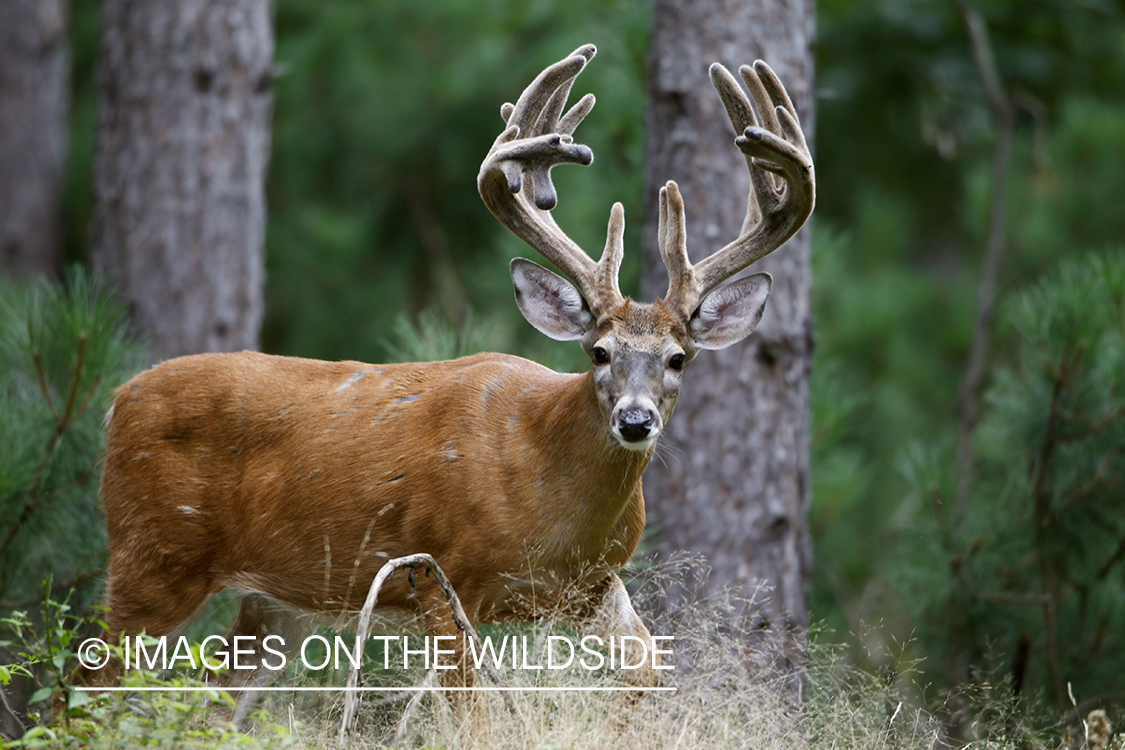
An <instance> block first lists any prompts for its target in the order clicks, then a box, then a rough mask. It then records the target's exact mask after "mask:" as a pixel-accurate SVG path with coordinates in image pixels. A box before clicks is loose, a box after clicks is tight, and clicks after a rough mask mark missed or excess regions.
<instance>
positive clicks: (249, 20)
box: [90, 0, 273, 358]
mask: <svg viewBox="0 0 1125 750" xmlns="http://www.w3.org/2000/svg"><path fill="white" fill-rule="evenodd" d="M101 13H102V19H101V22H102V30H101V55H100V61H99V69H98V96H99V102H98V145H97V154H96V159H95V165H94V215H93V218H92V224H91V248H90V253H91V261H92V263H93V265H94V266H95V267H96V268H97V269H99V270H100V271H102V272H103V273H104V274H105V275H106V276H108V277H109V278H111V279H113V280H114V282H115V283H116V284H117V286H118V288H119V289H120V290H121V291H122V292H123V294H124V295H125V297H126V299H127V300H128V301H129V303H130V304H131V306H132V314H133V319H134V321H135V323H136V324H137V327H138V329H139V330H140V332H141V333H142V334H144V335H145V336H146V337H148V339H149V341H150V345H151V348H152V351H153V353H154V355H156V356H157V357H160V358H163V357H173V356H178V355H181V354H190V353H195V352H204V351H234V350H239V349H256V348H257V346H258V331H259V328H260V327H261V321H262V313H263V301H262V297H263V282H264V262H263V243H264V239H265V174H266V165H267V161H268V158H269V125H270V107H271V83H272V72H271V66H272V61H273V31H272V12H271V5H270V3H269V2H268V1H266V0H162V1H161V2H151V0H105V2H103V3H102V11H101Z"/></svg>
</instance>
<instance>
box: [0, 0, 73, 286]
mask: <svg viewBox="0 0 1125 750" xmlns="http://www.w3.org/2000/svg"><path fill="white" fill-rule="evenodd" d="M67 42H68V40H67V3H65V2H64V1H63V0H3V2H0V269H3V270H4V271H5V272H7V273H10V274H12V275H14V276H18V277H22V276H32V275H38V274H49V273H51V272H53V271H55V270H56V269H57V268H58V265H59V259H60V255H61V253H60V246H61V235H62V233H61V232H60V225H61V219H62V216H61V209H62V185H63V169H64V164H63V162H64V157H65V154H66V144H67V113H68V110H69V102H70V70H69V63H70V59H69V55H68V54H67V49H68V46H67Z"/></svg>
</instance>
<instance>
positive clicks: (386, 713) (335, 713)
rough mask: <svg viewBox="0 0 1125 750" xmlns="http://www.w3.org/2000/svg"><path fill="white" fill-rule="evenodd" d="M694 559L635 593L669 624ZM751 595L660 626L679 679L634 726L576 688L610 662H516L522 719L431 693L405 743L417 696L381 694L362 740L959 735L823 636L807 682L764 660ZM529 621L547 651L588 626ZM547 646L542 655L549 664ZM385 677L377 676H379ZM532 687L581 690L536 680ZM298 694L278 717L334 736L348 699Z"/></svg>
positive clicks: (789, 742) (381, 744) (514, 682)
mask: <svg viewBox="0 0 1125 750" xmlns="http://www.w3.org/2000/svg"><path fill="white" fill-rule="evenodd" d="M685 564H686V563H682V562H681V563H679V564H678V565H675V566H670V567H665V568H663V569H661V570H652V569H650V570H646V571H645V572H644V574H643V575H642V576H640V578H639V580H641V581H642V582H641V584H640V586H639V589H638V590H636V591H634V594H633V597H634V601H635V604H636V605H637V609H638V611H639V612H641V613H642V617H644V618H645V619H646V621H647V622H650V623H653V622H656V619H655V618H654V617H652V616H648V615H646V614H645V613H646V612H652V611H654V610H656V609H658V607H657V604H658V603H659V602H660V601H661V600H662V599H663V598H664V597H665V596H667V592H666V590H665V587H664V585H663V584H665V583H667V582H669V581H675V580H682V575H683V573H684V571H683V569H682V567H683V565H685ZM696 572H698V571H696ZM750 606H752V602H747V601H743V600H738V599H735V598H732V597H729V596H727V597H720V598H717V599H713V600H707V601H697V602H692V603H691V604H690V605H685V606H682V607H677V608H676V610H675V615H674V616H673V617H669V618H665V619H664V620H662V621H661V622H659V623H657V626H656V627H655V628H654V629H653V630H654V633H659V634H662V635H672V636H674V637H675V640H674V642H673V643H672V646H671V648H672V650H673V653H674V658H673V660H672V661H673V663H674V664H675V665H676V667H677V668H676V669H674V670H667V671H664V672H663V674H662V681H661V687H662V688H674V690H670V691H661V692H652V693H649V694H648V695H647V696H645V697H644V698H643V700H641V701H640V702H639V703H638V704H637V705H635V706H634V707H633V708H632V711H631V720H630V721H628V723H627V724H626V726H624V727H623V728H622V727H620V726H614V721H613V719H614V717H618V716H622V715H624V714H625V713H626V712H623V711H622V709H621V707H620V706H619V705H615V702H616V701H618V700H620V698H619V696H620V695H621V694H620V693H612V692H600V691H595V690H590V691H588V692H579V691H575V690H573V689H574V688H606V687H611V686H615V685H619V684H620V681H619V679H618V677H619V675H615V674H614V673H610V672H608V671H607V670H605V669H602V670H598V671H588V670H586V669H581V668H578V669H566V670H561V671H551V672H549V671H547V670H537V671H532V670H522V669H511V667H510V665H509V666H507V667H506V668H503V669H502V670H501V673H502V676H503V679H504V680H505V681H506V682H507V684H508V685H509V686H511V687H513V688H515V689H516V690H515V693H514V695H515V700H516V703H517V704H518V706H519V710H520V714H521V716H520V717H516V716H513V715H512V714H511V713H510V712H509V711H508V710H507V709H506V707H505V705H504V701H503V700H502V699H501V696H500V695H499V694H498V693H494V692H493V693H486V694H484V695H483V700H484V701H485V702H486V703H487V706H488V709H487V714H488V717H489V720H488V722H487V725H488V729H487V731H481V730H480V729H479V728H476V727H479V726H480V725H479V723H474V722H473V717H472V715H470V717H469V718H468V719H467V720H465V721H464V722H462V721H460V718H461V717H462V716H463V713H460V712H457V711H455V710H454V709H453V708H452V707H451V703H450V701H449V700H446V698H445V697H444V696H443V695H442V694H441V693H440V692H434V693H426V694H425V695H424V697H423V698H422V700H421V701H420V702H418V705H417V707H416V709H414V710H413V711H412V713H411V715H410V717H409V721H408V723H407V725H406V729H405V732H403V733H402V734H401V735H400V739H399V742H398V743H395V742H394V738H395V727H396V724H397V723H398V721H399V718H400V716H401V715H402V713H403V709H404V707H405V705H406V701H405V700H400V701H398V702H396V703H394V704H393V705H386V702H385V701H382V702H381V701H380V700H379V699H378V698H372V697H370V694H369V695H368V696H366V697H365V700H364V703H363V705H362V706H361V709H360V714H359V721H358V724H357V729H356V732H355V733H354V734H353V735H352V741H351V744H352V747H370V748H385V747H408V748H447V749H448V750H454V749H462V748H464V749H465V750H468V749H470V748H472V749H476V748H489V749H490V750H492V749H496V750H500V749H502V748H512V749H519V750H526V749H529V748H536V749H538V748H543V749H547V748H552V749H553V748H573V749H574V750H602V749H603V748H644V749H645V750H662V749H665V748H667V749H669V750H670V749H671V748H677V749H680V748H682V749H684V750H688V749H692V748H707V749H708V750H714V749H716V748H764V749H772V748H809V749H810V750H811V749H813V748H873V749H876V750H878V749H879V748H918V749H919V750H921V749H922V748H926V749H929V748H935V747H946V746H947V745H946V744H945V743H943V742H942V740H941V732H940V728H939V726H938V725H937V723H936V722H934V721H932V720H931V719H929V718H928V716H927V715H926V714H925V712H923V711H921V710H919V709H916V708H911V707H910V706H909V705H908V703H907V702H906V701H904V700H902V699H900V698H898V697H896V696H895V695H894V694H893V692H894V689H893V687H892V686H888V685H886V684H884V683H883V681H881V680H879V679H877V678H874V677H870V676H868V675H865V674H863V673H861V672H858V671H855V670H852V669H849V668H848V667H846V666H845V664H844V662H843V659H842V658H838V653H839V651H838V650H836V649H832V648H825V647H814V648H813V649H812V652H811V655H810V659H809V668H808V671H807V677H806V679H805V680H804V681H798V680H796V679H794V678H793V676H792V675H790V674H785V673H782V672H781V671H780V670H779V669H778V668H776V667H775V666H774V664H773V661H772V660H771V659H769V658H764V657H765V655H767V654H769V653H772V651H771V644H769V643H768V639H765V638H763V634H762V632H761V631H754V632H747V631H744V630H740V629H739V628H738V627H736V626H733V625H732V624H731V620H732V617H731V613H732V612H745V611H746V610H747V607H750ZM743 619H749V618H743ZM504 632H507V633H511V632H513V631H511V630H508V631H498V630H489V629H487V628H486V629H484V630H483V631H482V635H483V634H486V633H492V634H493V636H494V637H495V636H498V635H502V634H503V633H504ZM516 632H518V633H519V634H520V635H526V636H528V640H529V642H536V643H538V644H539V648H540V649H542V646H543V644H544V642H545V640H546V637H547V635H551V634H555V635H565V636H567V637H569V638H571V639H575V637H576V635H577V636H581V634H574V633H572V632H571V631H569V630H567V629H566V628H565V627H564V626H561V625H559V624H558V623H555V622H547V623H540V624H537V625H527V626H524V627H523V628H521V629H519V630H518V631H516ZM418 637H419V638H420V637H421V636H420V634H419V635H418ZM540 654H541V652H540ZM537 656H538V655H533V657H532V658H531V659H530V660H529V663H538V662H539V661H540V659H539V658H537ZM689 667H690V668H689ZM424 678H425V672H424V671H422V670H420V671H418V672H417V673H416V674H415V675H413V679H414V681H415V684H420V683H421V682H422V680H423V679H424ZM377 679H378V677H375V676H371V675H369V676H368V680H367V682H368V684H372V683H373V682H375V681H376V680H377ZM400 684H401V683H400ZM529 687H537V688H545V687H554V688H568V689H569V690H567V691H563V690H559V691H531V690H525V689H524V688H529ZM287 700H288V696H287V695H286V694H284V693H282V694H277V695H275V697H274V698H273V700H272V702H271V703H270V704H269V705H268V707H267V709H266V710H267V712H268V713H269V714H270V715H271V716H272V717H273V720H274V721H279V720H280V721H285V719H282V718H281V717H282V716H284V715H286V714H287V713H288V712H289V711H293V712H294V713H293V714H292V715H294V716H297V717H303V719H304V721H303V724H302V723H300V722H298V723H295V724H293V725H292V726H293V727H294V733H295V735H296V737H297V738H298V740H299V741H300V742H301V743H302V744H304V745H306V746H324V747H328V746H334V744H335V742H334V741H335V732H336V726H337V723H336V722H337V721H338V717H339V712H340V705H341V704H342V700H341V699H340V698H339V696H336V695H333V696H332V697H331V698H323V697H322V698H313V699H310V698H302V699H299V703H298V704H296V708H295V709H294V708H292V707H291V705H290V704H288V703H287ZM380 703H383V705H380ZM473 728H476V729H473Z"/></svg>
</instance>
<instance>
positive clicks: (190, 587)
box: [74, 564, 217, 687]
mask: <svg viewBox="0 0 1125 750" xmlns="http://www.w3.org/2000/svg"><path fill="white" fill-rule="evenodd" d="M216 590H217V589H216V588H215V586H214V585H213V584H212V582H211V581H210V579H207V578H204V577H189V576H185V575H183V573H182V571H171V570H167V569H164V570H147V569H143V570H141V569H136V566H126V565H120V564H118V565H114V564H111V566H110V571H109V579H108V583H107V585H106V597H105V603H106V607H107V609H108V612H107V614H106V630H105V632H104V633H103V634H102V636H101V637H102V640H103V641H105V642H106V643H108V644H110V645H116V644H117V643H118V641H119V640H120V638H121V636H122V635H138V634H140V633H142V632H143V633H145V634H146V635H150V636H154V637H159V636H172V637H176V636H178V635H180V634H181V633H183V632H184V631H185V630H186V629H187V627H188V625H190V624H191V621H192V620H194V619H195V616H196V615H197V614H199V611H200V610H201V609H203V605H204V604H206V603H207V600H208V599H210V598H211V596H212V595H213V594H214V593H215V592H216ZM123 671H124V665H123V664H122V663H121V661H120V660H119V659H116V658H113V659H110V660H109V662H108V663H107V664H106V665H105V666H103V667H102V668H101V669H98V670H91V669H89V668H87V667H86V666H85V665H79V667H78V669H77V670H76V671H75V674H74V681H75V682H76V683H78V684H83V685H89V686H96V687H108V686H110V685H115V684H117V683H118V682H119V681H120V679H121V674H122V672H123Z"/></svg>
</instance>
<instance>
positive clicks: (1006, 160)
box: [955, 0, 1015, 521]
mask: <svg viewBox="0 0 1125 750" xmlns="http://www.w3.org/2000/svg"><path fill="white" fill-rule="evenodd" d="M955 1H956V3H957V7H958V8H959V9H960V10H961V14H962V15H963V16H964V18H965V24H966V26H967V27H968V30H969V40H970V42H971V44H972V49H973V60H974V61H975V62H976V67H977V73H978V74H979V76H980V79H981V82H982V84H983V85H984V89H985V93H986V94H987V96H988V103H989V112H990V114H991V117H992V125H993V128H994V129H995V131H996V149H995V151H994V152H993V157H992V191H991V195H990V197H989V227H988V246H987V250H986V251H985V257H984V262H983V264H982V266H981V275H980V280H979V281H978V283H977V309H976V324H975V326H974V327H973V338H972V343H971V345H970V349H969V361H968V363H967V365H966V367H965V374H964V377H963V379H962V380H961V389H960V393H959V396H958V402H959V406H958V412H959V414H960V433H959V436H958V446H959V447H958V457H957V468H958V487H957V505H956V518H957V520H958V521H960V520H961V519H963V518H964V516H965V513H966V511H967V509H968V504H969V491H970V490H971V488H972V483H973V476H974V474H975V473H976V461H975V458H974V455H973V435H974V433H975V432H976V426H977V421H978V419H979V417H980V392H981V388H982V386H983V384H984V378H985V364H986V362H987V359H988V340H989V332H990V331H991V328H992V314H993V308H994V304H995V299H996V277H997V276H998V275H999V272H1000V263H1001V260H1002V259H1003V257H1004V249H1005V246H1006V244H1007V229H1006V224H1007V215H1006V210H1007V206H1006V199H1007V195H1008V166H1009V164H1010V162H1011V151H1012V130H1013V127H1014V124H1015V106H1014V105H1013V103H1012V99H1011V97H1010V96H1009V95H1008V93H1007V92H1006V91H1005V90H1004V86H1003V83H1002V82H1001V80H1000V73H999V70H998V69H997V67H996V59H995V56H994V55H993V52H992V42H991V40H990V38H989V34H988V27H987V25H986V24H985V22H984V19H983V17H982V16H981V14H980V12H979V11H978V10H977V9H976V8H974V7H972V6H971V5H969V2H968V0H955Z"/></svg>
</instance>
